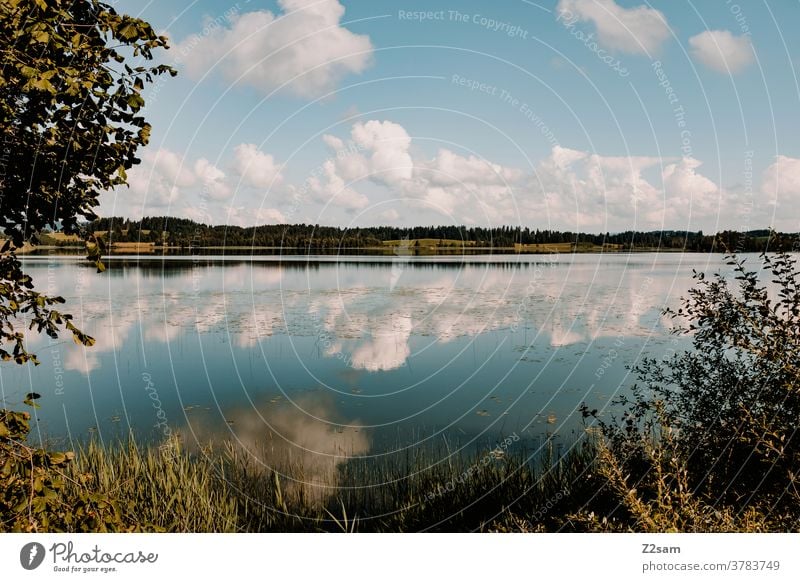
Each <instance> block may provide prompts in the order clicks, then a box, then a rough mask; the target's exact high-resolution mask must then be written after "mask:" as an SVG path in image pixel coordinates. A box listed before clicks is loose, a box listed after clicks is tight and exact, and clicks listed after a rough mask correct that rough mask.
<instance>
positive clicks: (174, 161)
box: [99, 144, 285, 225]
mask: <svg viewBox="0 0 800 582" xmlns="http://www.w3.org/2000/svg"><path fill="white" fill-rule="evenodd" d="M141 158H142V163H141V164H139V165H137V166H134V167H133V168H132V169H131V170H130V171H129V172H128V187H127V188H126V187H120V188H117V189H116V190H114V191H113V192H112V193H111V195H109V196H105V197H103V203H102V205H101V207H100V209H99V210H100V214H101V215H105V216H120V215H122V216H128V217H131V218H141V217H142V216H158V215H163V214H170V215H173V216H185V217H187V218H191V219H193V220H196V221H198V222H204V223H211V222H213V223H219V222H220V220H222V219H223V217H225V216H226V215H230V216H231V218H232V220H233V221H232V224H241V225H252V224H267V223H278V222H285V217H284V216H283V214H282V213H281V212H280V211H279V210H277V209H275V208H269V207H267V206H266V201H267V199H268V197H269V196H270V194H271V189H270V186H271V185H273V184H275V183H280V181H281V180H282V176H281V174H280V169H279V164H278V163H276V162H275V160H274V158H273V157H272V156H271V155H269V154H266V153H264V152H262V151H260V150H258V148H257V147H256V146H254V145H252V144H241V145H239V146H236V147H235V148H234V150H233V156H232V160H230V161H227V162H220V163H214V162H211V161H209V160H207V159H206V158H197V159H194V160H191V159H188V158H187V157H185V156H182V155H180V154H178V153H176V152H173V151H171V150H169V149H165V148H162V149H152V150H151V149H148V148H145V149H144V151H143V153H142V155H141ZM220 166H223V167H225V168H229V169H230V171H227V172H226V171H225V170H223V169H222V168H221V167H220ZM231 209H232V210H231Z"/></svg>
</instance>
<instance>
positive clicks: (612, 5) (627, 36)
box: [556, 0, 670, 54]
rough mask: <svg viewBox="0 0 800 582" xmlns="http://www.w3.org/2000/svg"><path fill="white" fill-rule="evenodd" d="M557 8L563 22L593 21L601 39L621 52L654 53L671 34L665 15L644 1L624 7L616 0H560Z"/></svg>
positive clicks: (611, 47) (608, 46)
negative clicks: (643, 3) (615, 0)
mask: <svg viewBox="0 0 800 582" xmlns="http://www.w3.org/2000/svg"><path fill="white" fill-rule="evenodd" d="M556 11H557V13H558V18H559V21H560V22H561V23H562V24H563V23H568V22H572V21H576V20H581V21H584V22H592V23H594V25H595V28H596V29H597V39H598V40H599V41H600V43H601V44H602V45H603V46H605V47H607V48H609V49H612V50H617V51H620V52H626V53H633V54H648V53H651V52H653V51H656V50H658V48H659V47H660V46H661V45H662V44H663V43H664V41H665V40H667V38H669V35H670V29H669V25H668V24H667V19H666V17H665V16H664V15H663V14H662V13H661V12H660V11H658V10H656V9H655V8H650V7H649V6H645V5H641V6H635V7H633V8H623V7H622V6H620V5H618V4H617V3H616V2H614V0H560V1H559V3H558V6H557V8H556Z"/></svg>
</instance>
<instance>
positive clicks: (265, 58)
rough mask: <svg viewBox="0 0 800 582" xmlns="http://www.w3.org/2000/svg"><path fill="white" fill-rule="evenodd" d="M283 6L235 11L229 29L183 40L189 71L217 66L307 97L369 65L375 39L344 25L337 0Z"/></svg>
mask: <svg viewBox="0 0 800 582" xmlns="http://www.w3.org/2000/svg"><path fill="white" fill-rule="evenodd" d="M278 4H279V6H280V7H281V9H282V10H283V12H282V13H281V14H278V15H276V14H273V13H272V12H270V11H268V10H259V11H254V12H246V13H243V14H241V15H235V16H233V17H232V19H231V23H230V27H228V28H218V29H216V30H213V31H212V32H211V34H209V35H207V36H200V35H194V36H191V37H189V38H187V39H186V40H184V41H183V43H181V45H180V46H179V47H178V51H180V52H181V54H185V55H186V56H185V58H184V62H185V65H186V67H187V69H188V71H189V74H190V75H192V76H193V77H195V78H199V77H202V76H203V75H205V74H206V73H207V72H208V71H209V70H211V69H217V70H219V71H221V72H222V74H223V75H224V76H225V77H226V78H227V79H228V80H230V81H234V82H237V81H239V82H243V83H246V84H248V85H251V86H253V87H255V88H257V89H258V90H260V91H261V92H263V93H269V92H270V91H272V90H274V89H275V88H277V87H279V86H281V85H283V84H284V83H289V85H288V88H289V90H291V91H292V92H293V93H295V94H296V95H299V96H302V97H317V96H320V95H323V94H325V93H327V92H329V91H332V90H334V89H335V88H336V86H337V85H338V83H339V82H340V81H341V79H342V78H343V77H344V76H345V75H348V74H354V73H355V74H357V73H361V72H362V71H364V69H366V68H367V66H368V65H369V64H370V61H371V55H372V50H373V47H372V43H371V42H370V39H369V37H368V36H366V35H358V34H354V33H352V32H350V31H349V30H347V29H346V28H344V27H342V26H341V25H340V22H341V18H342V16H343V15H344V7H343V6H342V5H341V4H340V3H339V2H338V1H337V0H279V2H278Z"/></svg>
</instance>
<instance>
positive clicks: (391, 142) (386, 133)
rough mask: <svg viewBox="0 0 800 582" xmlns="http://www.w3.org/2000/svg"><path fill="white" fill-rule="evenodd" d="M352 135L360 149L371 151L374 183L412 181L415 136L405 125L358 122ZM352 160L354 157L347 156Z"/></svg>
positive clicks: (384, 122)
mask: <svg viewBox="0 0 800 582" xmlns="http://www.w3.org/2000/svg"><path fill="white" fill-rule="evenodd" d="M351 136H352V138H353V142H355V144H356V145H357V146H358V147H359V148H361V149H363V150H366V151H368V152H370V154H371V155H370V157H369V162H370V163H369V172H370V174H371V177H372V178H373V179H374V180H377V181H381V182H386V183H393V182H398V181H402V180H409V179H410V178H411V173H412V171H413V169H414V162H413V161H412V160H411V155H410V154H409V152H408V149H409V147H410V146H411V136H409V135H408V132H407V131H406V130H405V128H404V127H403V126H402V125H400V124H398V123H393V122H391V121H376V120H372V121H368V122H366V123H356V124H355V125H354V126H353V129H352V131H351ZM348 157H354V156H343V158H344V159H345V160H347V158H348ZM351 161H352V160H351Z"/></svg>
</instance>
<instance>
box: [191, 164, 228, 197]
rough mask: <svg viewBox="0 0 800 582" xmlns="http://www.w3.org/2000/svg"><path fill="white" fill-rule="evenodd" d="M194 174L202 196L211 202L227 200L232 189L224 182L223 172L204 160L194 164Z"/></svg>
mask: <svg viewBox="0 0 800 582" xmlns="http://www.w3.org/2000/svg"><path fill="white" fill-rule="evenodd" d="M194 172H195V174H196V175H197V178H198V179H199V181H200V183H201V184H202V194H203V195H204V196H206V197H208V198H211V199H212V200H227V199H228V198H230V197H231V196H232V195H233V189H232V188H231V187H230V186H229V185H228V184H227V182H226V181H225V172H223V171H222V170H220V169H219V168H218V167H216V166H215V165H214V164H212V163H211V162H209V161H208V160H207V159H205V158H200V159H199V160H197V161H196V162H195V163H194Z"/></svg>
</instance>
